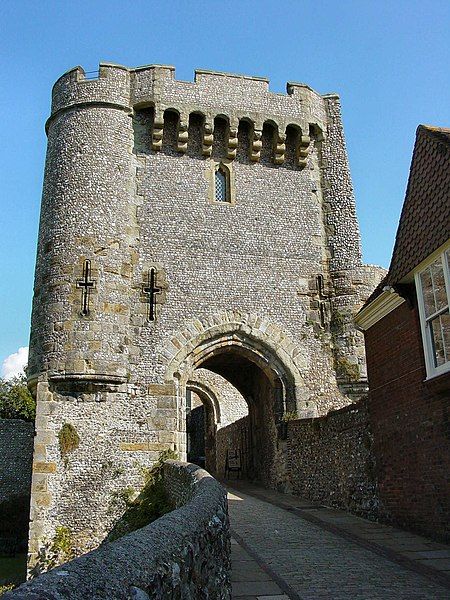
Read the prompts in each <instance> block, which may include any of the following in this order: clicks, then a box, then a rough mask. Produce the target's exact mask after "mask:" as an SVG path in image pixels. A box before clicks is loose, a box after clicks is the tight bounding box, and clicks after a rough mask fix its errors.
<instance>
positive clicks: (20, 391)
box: [0, 375, 36, 422]
mask: <svg viewBox="0 0 450 600" xmlns="http://www.w3.org/2000/svg"><path fill="white" fill-rule="evenodd" d="M35 416H36V401H35V400H34V398H33V396H32V395H31V394H30V392H29V390H28V387H27V382H26V378H25V375H20V376H19V377H14V378H13V379H9V380H6V379H0V419H22V420H23V421H31V422H33V421H34V418H35Z"/></svg>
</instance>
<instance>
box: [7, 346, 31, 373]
mask: <svg viewBox="0 0 450 600" xmlns="http://www.w3.org/2000/svg"><path fill="white" fill-rule="evenodd" d="M27 362H28V346H26V347H23V348H19V349H18V350H17V352H14V354H10V355H9V356H7V357H6V358H5V360H4V361H3V364H2V377H3V378H4V379H12V378H13V377H15V376H16V375H20V374H21V373H22V371H23V368H24V366H25V365H26V364H27Z"/></svg>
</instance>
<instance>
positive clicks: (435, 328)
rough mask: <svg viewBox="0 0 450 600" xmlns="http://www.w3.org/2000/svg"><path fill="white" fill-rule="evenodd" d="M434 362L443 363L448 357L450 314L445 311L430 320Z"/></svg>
mask: <svg viewBox="0 0 450 600" xmlns="http://www.w3.org/2000/svg"><path fill="white" fill-rule="evenodd" d="M430 327H431V337H432V340H433V352H434V364H435V366H436V367H439V366H440V365H443V364H445V363H446V362H447V361H448V360H449V358H450V314H449V313H448V311H447V312H445V313H443V314H442V315H439V316H438V317H435V318H434V319H433V320H432V321H430Z"/></svg>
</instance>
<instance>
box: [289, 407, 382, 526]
mask: <svg viewBox="0 0 450 600" xmlns="http://www.w3.org/2000/svg"><path fill="white" fill-rule="evenodd" d="M287 454H288V470H289V480H290V483H291V486H292V492H293V493H294V494H296V495H299V496H301V497H303V498H309V499H310V500H312V501H314V502H320V503H323V504H325V505H327V506H335V507H338V508H343V509H344V510H348V511H350V512H352V513H355V514H358V515H361V516H364V517H366V518H372V519H375V518H377V516H378V511H379V502H378V493H377V485H376V480H375V468H374V467H375V460H374V455H373V436H372V432H371V428H370V424H369V415H368V408H367V400H362V401H360V402H359V403H358V404H351V405H349V406H346V407H345V408H342V409H340V410H336V411H333V412H330V413H329V414H328V415H327V416H325V417H319V418H315V419H303V420H298V421H290V422H289V423H288V433H287Z"/></svg>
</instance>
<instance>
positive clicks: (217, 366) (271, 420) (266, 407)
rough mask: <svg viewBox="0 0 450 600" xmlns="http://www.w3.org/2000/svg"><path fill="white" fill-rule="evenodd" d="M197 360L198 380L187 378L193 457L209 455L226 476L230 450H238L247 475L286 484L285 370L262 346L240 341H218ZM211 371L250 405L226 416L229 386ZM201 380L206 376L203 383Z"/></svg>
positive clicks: (214, 469)
mask: <svg viewBox="0 0 450 600" xmlns="http://www.w3.org/2000/svg"><path fill="white" fill-rule="evenodd" d="M193 366H194V369H193V371H192V375H191V377H192V379H193V380H194V382H195V383H193V382H192V381H188V382H187V384H186V393H187V398H186V400H187V439H188V443H187V445H188V447H187V451H188V458H190V459H191V460H193V461H195V462H200V463H202V462H203V461H204V462H205V463H206V465H205V466H206V468H207V469H208V470H209V471H211V472H212V473H213V474H214V475H216V476H218V477H219V478H223V477H224V476H225V466H226V457H227V452H228V453H231V454H233V453H234V452H235V451H236V450H238V451H239V455H240V461H241V468H242V473H241V475H242V476H243V477H246V478H248V479H251V480H256V481H260V482H261V483H263V484H264V485H267V486H270V487H277V486H279V485H280V484H282V482H283V478H284V477H283V475H284V468H283V464H282V463H281V461H280V460H279V450H280V444H281V443H282V441H281V439H280V424H281V421H282V416H283V414H284V412H285V411H286V402H287V400H286V390H287V388H288V382H287V381H283V376H282V374H280V373H279V372H277V371H276V370H275V368H274V367H273V366H272V365H271V364H270V361H268V360H267V359H264V358H263V357H262V356H261V355H260V354H259V353H258V352H256V351H255V350H253V349H251V348H250V347H248V346H247V347H246V346H244V345H243V344H239V343H235V344H233V343H228V344H223V345H222V344H218V345H216V346H215V347H212V348H211V349H210V350H209V351H207V352H205V353H203V355H201V358H200V359H199V360H197V361H196V362H195V364H194V365H193ZM208 372H209V373H211V374H212V375H214V374H216V376H217V375H218V376H219V378H218V379H219V380H222V381H224V382H226V383H227V384H228V388H232V389H234V391H235V397H236V401H237V398H241V401H242V403H243V402H244V401H245V404H246V407H247V411H242V409H241V410H236V411H235V414H234V416H231V417H230V416H228V418H227V417H226V415H225V412H226V410H225V406H224V404H225V401H226V402H228V406H227V409H228V411H229V410H230V406H231V404H230V392H229V391H227V389H226V388H225V387H224V386H218V385H217V377H216V385H210V382H208V379H211V378H208V377H207V375H206V374H207V373H208ZM202 374H203V376H202ZM199 381H203V387H202V385H201V384H199ZM225 393H226V394H227V398H226V399H225V398H224V394H225ZM291 401H292V400H291ZM200 402H201V403H202V405H203V408H202V405H201V404H200ZM246 412H248V414H245V413H246ZM201 438H203V441H204V445H203V446H202V445H201V442H200V439H201ZM202 452H203V454H202Z"/></svg>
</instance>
